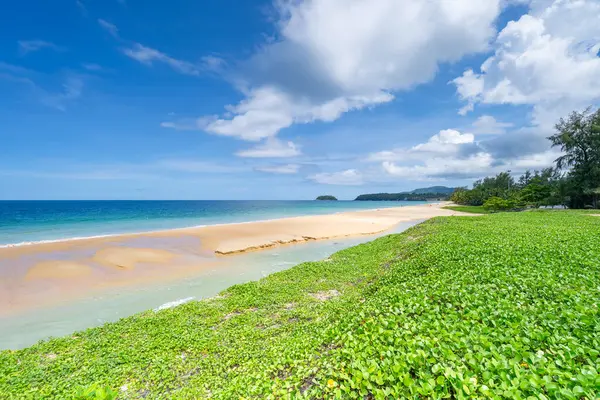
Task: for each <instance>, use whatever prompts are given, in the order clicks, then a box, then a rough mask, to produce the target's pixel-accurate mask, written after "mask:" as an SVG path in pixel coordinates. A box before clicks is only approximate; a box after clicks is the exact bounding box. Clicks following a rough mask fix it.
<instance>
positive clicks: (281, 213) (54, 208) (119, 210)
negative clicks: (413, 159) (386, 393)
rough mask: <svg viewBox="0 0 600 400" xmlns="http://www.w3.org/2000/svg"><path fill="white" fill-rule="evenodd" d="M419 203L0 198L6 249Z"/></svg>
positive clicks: (0, 236)
mask: <svg viewBox="0 0 600 400" xmlns="http://www.w3.org/2000/svg"><path fill="white" fill-rule="evenodd" d="M424 203H425V202H418V201H395V202H385V201H382V202H379V201H303V200H299V201H275V200H239V201H235V200H190V201H188V200H182V201H162V200H149V201H141V200H140V201H138V200H130V201H121V200H102V201H96V200H84V201H79V200H68V201H62V200H60V201H20V200H19V201H12V200H9V201H0V247H7V246H18V245H26V244H30V243H37V242H51V241H59V240H66V239H78V238H88V237H99V236H109V235H118V234H123V233H141V232H150V231H158V230H165V229H176V228H187V227H197V226H204V225H214V224H227V223H235V222H249V221H260V220H269V219H276V218H284V217H295V216H301V215H319V214H332V213H336V212H343V211H356V210H366V209H374V208H386V207H399V206H407V205H417V204H424Z"/></svg>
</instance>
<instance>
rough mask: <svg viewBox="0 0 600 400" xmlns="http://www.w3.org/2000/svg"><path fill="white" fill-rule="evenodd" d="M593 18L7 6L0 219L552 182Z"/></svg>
mask: <svg viewBox="0 0 600 400" xmlns="http://www.w3.org/2000/svg"><path fill="white" fill-rule="evenodd" d="M599 15H600V2H599V1H597V0H571V1H565V0H531V1H529V0H482V1H480V2H477V3H474V2H472V1H470V0H456V1H454V2H449V1H447V0H431V1H428V2H422V1H416V0H310V1H309V0H304V1H287V0H278V1H246V2H240V1H233V0H218V1H217V0H206V1H202V2H190V1H182V0H175V1H170V2H158V1H156V2H142V1H139V0H102V1H100V0H73V1H71V0H65V1H60V2H46V1H41V0H38V1H22V2H17V3H14V4H12V5H11V7H10V8H8V9H6V10H4V12H3V13H2V14H1V15H0V188H1V190H0V199H311V198H314V197H315V196H317V195H319V194H334V195H336V196H338V197H339V198H346V199H350V198H353V197H355V196H356V195H358V194H360V193H368V192H382V191H387V192H395V191H402V190H407V189H413V188H416V187H424V186H430V185H438V184H441V185H447V186H455V185H468V184H469V183H470V182H472V181H473V179H475V178H479V177H482V176H486V175H488V174H493V173H497V172H499V171H503V170H508V169H510V170H511V171H513V173H515V174H518V173H520V172H522V171H524V170H526V169H539V168H543V167H546V166H550V165H551V164H552V160H554V159H555V158H556V157H557V156H558V153H557V151H556V150H555V149H551V148H550V147H549V145H548V143H547V141H546V140H545V137H546V136H548V134H550V133H551V132H552V129H553V128H552V126H553V124H554V123H555V122H556V121H557V119H558V118H559V117H561V116H564V115H566V114H567V113H568V112H570V111H572V110H574V109H581V108H584V107H586V106H589V105H593V106H597V104H598V103H599V101H600V58H599V57H598V54H599V51H600V26H599V25H598V24H597V18H598V16H599Z"/></svg>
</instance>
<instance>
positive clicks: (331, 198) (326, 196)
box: [317, 194, 337, 201]
mask: <svg viewBox="0 0 600 400" xmlns="http://www.w3.org/2000/svg"><path fill="white" fill-rule="evenodd" d="M317 200H324V201H337V198H336V197H335V196H331V195H329V194H328V195H325V196H319V197H317Z"/></svg>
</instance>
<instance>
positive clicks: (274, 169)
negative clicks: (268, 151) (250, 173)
mask: <svg viewBox="0 0 600 400" xmlns="http://www.w3.org/2000/svg"><path fill="white" fill-rule="evenodd" d="M255 170H256V171H260V172H268V173H272V174H287V175H291V174H297V173H298V171H299V170H300V165H298V164H286V165H271V166H266V167H256V168H255Z"/></svg>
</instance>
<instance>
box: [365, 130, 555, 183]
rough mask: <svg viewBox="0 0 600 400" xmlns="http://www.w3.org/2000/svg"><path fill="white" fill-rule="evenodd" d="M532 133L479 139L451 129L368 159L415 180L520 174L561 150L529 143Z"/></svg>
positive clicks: (391, 173) (545, 164)
mask: <svg viewBox="0 0 600 400" xmlns="http://www.w3.org/2000/svg"><path fill="white" fill-rule="evenodd" d="M529 134H530V132H527V131H520V132H518V134H517V133H514V134H510V135H508V134H507V135H502V136H498V138H497V139H488V140H482V141H476V140H475V136H474V135H473V134H470V133H461V132H459V131H456V130H453V129H447V130H442V131H440V132H439V133H438V134H436V135H433V136H432V137H431V138H429V140H428V141H427V142H425V143H422V144H418V145H416V146H413V147H410V148H400V149H395V150H392V151H382V152H378V153H373V154H371V155H369V157H367V161H372V162H381V167H382V170H383V172H385V173H386V174H387V175H388V176H390V177H394V178H403V179H408V180H415V181H434V180H438V181H439V180H444V179H468V178H479V177H483V176H486V175H490V174H495V173H498V172H501V171H506V170H508V169H511V170H513V172H515V173H520V172H524V171H525V170H527V169H542V168H546V167H549V166H552V164H553V161H554V160H555V159H556V158H557V157H558V156H559V154H558V152H556V151H555V150H546V149H544V150H540V148H541V146H540V144H539V143H537V142H536V141H535V140H533V141H532V144H531V145H528V144H527V141H528V140H527V139H529V136H528V135H529ZM533 138H535V139H537V138H539V135H534V136H533ZM544 145H545V144H544ZM546 148H547V146H546Z"/></svg>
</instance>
